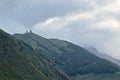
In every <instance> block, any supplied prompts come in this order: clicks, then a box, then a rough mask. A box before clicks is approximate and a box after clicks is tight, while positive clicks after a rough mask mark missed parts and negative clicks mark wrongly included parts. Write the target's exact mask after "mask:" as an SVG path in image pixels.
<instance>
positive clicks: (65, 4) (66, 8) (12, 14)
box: [0, 0, 92, 27]
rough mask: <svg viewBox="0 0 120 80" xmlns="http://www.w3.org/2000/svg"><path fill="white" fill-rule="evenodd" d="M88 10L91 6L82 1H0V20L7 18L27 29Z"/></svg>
mask: <svg viewBox="0 0 120 80" xmlns="http://www.w3.org/2000/svg"><path fill="white" fill-rule="evenodd" d="M90 9H92V6H91V5H90V4H89V3H87V2H85V1H84V0H66V1H65V0H50V1H48V0H12V1H10V0H0V18H1V19H3V18H4V19H6V20H7V19H8V18H9V19H11V20H13V21H14V22H15V21H16V22H21V23H22V24H23V25H25V26H27V27H31V26H32V25H34V24H35V23H38V22H42V21H44V20H46V19H48V18H51V17H54V16H63V15H66V14H68V13H71V12H74V11H77V10H90Z"/></svg>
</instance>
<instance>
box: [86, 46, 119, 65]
mask: <svg viewBox="0 0 120 80" xmlns="http://www.w3.org/2000/svg"><path fill="white" fill-rule="evenodd" d="M86 49H87V50H89V51H90V52H92V53H93V54H94V55H96V56H98V57H101V58H103V59H107V60H109V61H112V62H114V63H116V64H118V65H120V60H118V59H116V58H113V57H111V56H109V55H107V54H105V53H101V52H99V51H98V50H97V49H96V48H94V47H88V48H86Z"/></svg>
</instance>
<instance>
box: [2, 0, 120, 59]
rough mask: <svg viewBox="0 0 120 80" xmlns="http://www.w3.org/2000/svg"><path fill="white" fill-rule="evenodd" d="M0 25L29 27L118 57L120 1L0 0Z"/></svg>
mask: <svg viewBox="0 0 120 80" xmlns="http://www.w3.org/2000/svg"><path fill="white" fill-rule="evenodd" d="M0 28H2V29H3V30H5V31H7V32H8V33H10V34H14V33H24V32H25V31H26V30H28V29H31V30H32V31H33V32H34V33H37V34H39V35H41V36H44V37H47V38H58V39H64V40H68V41H71V42H73V43H75V44H78V45H80V46H83V47H89V46H93V47H95V48H97V49H98V50H99V51H101V52H105V53H107V54H109V55H111V56H113V57H115V58H118V59H120V0H0Z"/></svg>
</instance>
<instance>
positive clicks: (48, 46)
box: [14, 33, 119, 76]
mask: <svg viewBox="0 0 120 80" xmlns="http://www.w3.org/2000/svg"><path fill="white" fill-rule="evenodd" d="M14 36H15V37H16V38H18V39H20V40H22V41H24V42H25V43H27V44H28V45H30V46H31V47H33V48H34V49H35V50H36V52H39V51H42V52H43V53H44V54H45V55H47V57H49V58H50V59H52V60H54V61H55V63H56V64H57V65H58V66H59V67H61V68H62V69H63V70H64V71H65V72H66V73H67V74H68V75H69V76H75V75H77V74H88V73H96V74H102V73H115V72H117V71H119V69H118V67H117V66H116V65H115V64H113V63H111V62H109V61H107V60H104V59H101V58H99V57H97V56H95V55H93V54H92V53H91V52H89V51H88V50H86V49H83V48H81V47H79V46H77V45H75V44H72V43H69V42H67V41H62V40H57V39H46V38H43V37H41V36H38V35H36V34H34V33H25V34H15V35H14Z"/></svg>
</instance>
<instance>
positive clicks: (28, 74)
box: [0, 30, 69, 80]
mask: <svg viewBox="0 0 120 80" xmlns="http://www.w3.org/2000/svg"><path fill="white" fill-rule="evenodd" d="M0 80H69V78H68V76H67V75H66V74H65V73H64V72H63V71H62V70H60V69H59V68H58V67H57V66H56V65H55V63H53V61H51V60H49V59H48V58H46V57H45V56H43V55H42V52H39V54H38V53H37V52H35V51H34V50H33V48H31V47H29V46H28V45H27V44H25V43H24V42H22V41H20V40H17V39H16V38H14V37H12V36H11V35H9V34H7V33H5V32H4V31H2V30H0Z"/></svg>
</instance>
